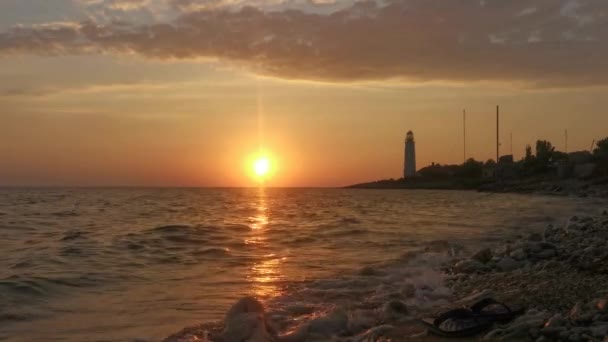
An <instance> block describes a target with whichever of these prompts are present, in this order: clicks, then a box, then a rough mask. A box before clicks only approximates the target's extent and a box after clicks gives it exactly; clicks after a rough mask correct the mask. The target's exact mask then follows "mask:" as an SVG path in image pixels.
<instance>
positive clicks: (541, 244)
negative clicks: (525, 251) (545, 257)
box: [538, 242, 557, 249]
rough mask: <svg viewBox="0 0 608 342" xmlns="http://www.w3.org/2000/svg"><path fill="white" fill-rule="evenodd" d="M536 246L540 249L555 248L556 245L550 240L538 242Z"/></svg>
mask: <svg viewBox="0 0 608 342" xmlns="http://www.w3.org/2000/svg"><path fill="white" fill-rule="evenodd" d="M538 246H539V247H540V248H542V249H557V246H556V245H554V244H552V243H551V242H539V243H538Z"/></svg>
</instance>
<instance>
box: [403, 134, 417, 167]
mask: <svg viewBox="0 0 608 342" xmlns="http://www.w3.org/2000/svg"><path fill="white" fill-rule="evenodd" d="M415 175H416V141H415V140H414V132H412V131H409V132H407V135H406V137H405V164H404V166H403V178H411V177H414V176H415Z"/></svg>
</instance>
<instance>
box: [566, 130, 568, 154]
mask: <svg viewBox="0 0 608 342" xmlns="http://www.w3.org/2000/svg"><path fill="white" fill-rule="evenodd" d="M566 153H568V130H566Z"/></svg>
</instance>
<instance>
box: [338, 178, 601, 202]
mask: <svg viewBox="0 0 608 342" xmlns="http://www.w3.org/2000/svg"><path fill="white" fill-rule="evenodd" d="M345 188H346V189H360V190H460V191H478V192H487V193H515V194H531V195H545V196H562V197H592V198H603V199H608V178H598V179H592V180H587V181H584V180H573V179H569V180H555V179H526V180H510V181H504V182H482V181H469V182H463V181H423V180H416V181H411V182H407V181H403V180H388V181H376V182H370V183H361V184H355V185H349V186H346V187H345Z"/></svg>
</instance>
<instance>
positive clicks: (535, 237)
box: [528, 233, 543, 242]
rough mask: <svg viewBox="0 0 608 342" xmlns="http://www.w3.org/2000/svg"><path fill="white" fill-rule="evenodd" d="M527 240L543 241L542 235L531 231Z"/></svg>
mask: <svg viewBox="0 0 608 342" xmlns="http://www.w3.org/2000/svg"><path fill="white" fill-rule="evenodd" d="M528 241H536V242H539V241H543V237H542V235H540V234H539V233H532V234H530V235H529V236H528Z"/></svg>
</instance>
